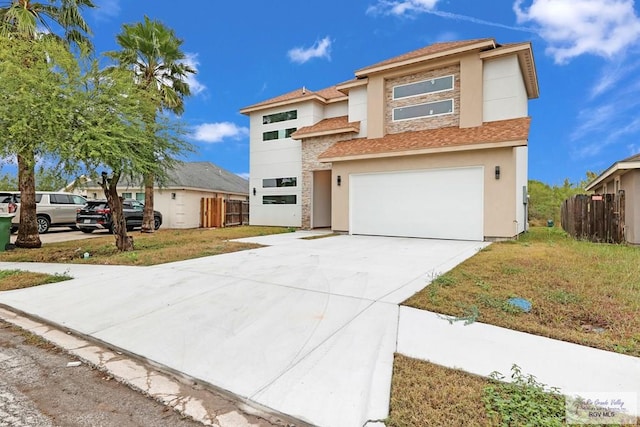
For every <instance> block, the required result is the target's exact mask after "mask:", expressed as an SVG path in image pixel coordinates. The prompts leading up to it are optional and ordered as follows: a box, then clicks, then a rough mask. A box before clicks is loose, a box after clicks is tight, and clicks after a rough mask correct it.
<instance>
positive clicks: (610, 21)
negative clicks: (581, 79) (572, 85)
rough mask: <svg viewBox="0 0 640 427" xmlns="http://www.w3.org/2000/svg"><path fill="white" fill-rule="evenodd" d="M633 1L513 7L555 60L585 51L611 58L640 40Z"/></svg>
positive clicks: (552, 1) (542, 1)
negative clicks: (534, 28)
mask: <svg viewBox="0 0 640 427" xmlns="http://www.w3.org/2000/svg"><path fill="white" fill-rule="evenodd" d="M633 6H634V1H633V0H532V2H531V4H530V5H529V6H528V7H526V6H525V7H523V0H516V1H515V3H514V5H513V10H514V11H515V13H516V17H517V19H518V22H519V23H527V22H529V23H533V24H535V25H536V26H538V32H539V34H540V36H541V37H542V38H544V39H545V41H546V42H547V43H548V44H549V47H548V48H547V53H548V54H550V55H552V56H553V57H554V59H555V61H556V63H566V62H568V61H569V60H571V59H572V58H574V57H576V56H579V55H582V54H593V55H599V56H602V57H606V58H611V57H613V56H615V55H616V54H619V53H621V52H624V51H625V50H626V49H627V48H628V47H630V46H631V45H633V44H635V43H637V42H638V40H640V19H638V16H637V15H636V12H635V10H634V7H633Z"/></svg>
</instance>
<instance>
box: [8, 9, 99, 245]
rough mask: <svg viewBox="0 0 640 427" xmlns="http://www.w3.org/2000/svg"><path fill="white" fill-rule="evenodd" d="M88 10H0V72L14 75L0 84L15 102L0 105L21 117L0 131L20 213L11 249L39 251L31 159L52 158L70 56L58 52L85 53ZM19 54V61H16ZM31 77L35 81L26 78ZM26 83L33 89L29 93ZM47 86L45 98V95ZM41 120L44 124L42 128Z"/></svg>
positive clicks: (87, 32)
mask: <svg viewBox="0 0 640 427" xmlns="http://www.w3.org/2000/svg"><path fill="white" fill-rule="evenodd" d="M91 7H94V4H93V2H92V1H91V0H50V1H48V2H46V3H41V2H36V1H31V0H12V1H10V2H9V3H8V5H6V6H4V7H0V38H1V39H2V45H3V47H5V48H7V49H5V52H4V54H5V61H6V60H8V61H10V62H11V64H9V65H8V66H7V64H2V67H3V72H6V70H7V69H8V68H12V69H14V71H15V74H13V75H10V74H9V75H7V74H5V75H4V77H3V78H2V79H1V80H0V81H1V82H2V86H4V85H13V86H17V87H16V89H18V91H17V92H16V93H15V96H13V97H8V98H7V99H3V103H6V102H13V103H16V105H14V106H13V110H14V111H16V110H17V109H18V105H20V106H21V107H23V111H22V112H23V115H22V116H21V117H16V116H14V115H12V116H11V117H3V121H4V123H3V128H4V129H10V130H11V132H9V133H5V134H4V135H5V138H7V139H5V141H3V145H4V147H3V150H4V151H5V152H7V151H9V153H10V154H13V155H15V156H16V157H17V163H18V185H19V189H20V192H21V209H20V227H19V229H18V236H17V237H16V246H19V247H25V248H35V247H40V246H41V242H40V237H39V235H38V228H37V223H36V214H35V212H36V206H35V173H34V168H35V158H36V155H38V154H44V153H46V152H55V149H54V146H52V145H51V142H52V140H53V139H54V138H53V137H54V135H55V133H56V131H55V130H54V129H52V128H51V124H52V122H51V119H53V118H54V116H56V115H57V114H60V113H61V111H62V108H60V107H59V104H60V103H62V102H64V99H65V98H64V96H63V95H62V94H61V91H64V89H63V88H62V89H61V88H59V87H58V88H56V87H55V85H56V84H58V85H63V84H64V82H61V81H60V79H61V77H60V76H58V74H64V73H63V72H62V71H64V70H65V69H67V67H68V66H69V64H68V61H69V56H67V55H65V52H62V49H61V48H60V46H64V47H65V48H66V50H67V52H70V51H71V50H72V49H74V48H78V49H79V50H80V52H81V53H83V54H84V53H88V52H89V51H90V49H91V44H90V42H89V39H88V35H89V34H90V30H89V27H88V25H87V23H86V22H85V21H84V19H83V18H82V13H81V12H82V10H83V9H84V8H91ZM43 29H44V30H43ZM23 41H24V42H27V43H28V44H29V46H30V47H31V49H29V50H24V49H22V48H23V47H24V45H20V46H19V43H18V42H23ZM21 49H22V51H21V55H22V56H16V52H17V51H18V50H21ZM3 62H4V61H3ZM53 64H55V67H54V66H53ZM16 67H17V68H18V69H15V68H16ZM30 72H33V74H34V75H33V76H30V75H29V73H30ZM47 76H48V78H50V79H51V81H50V82H49V83H48V84H47V83H46V82H45V81H43V79H42V78H43V77H45V78H46V77H47ZM11 80H13V81H11ZM30 83H31V84H34V85H35V86H31V87H30V86H29V84H30ZM47 86H48V88H50V89H51V91H50V92H47V90H46V89H47ZM4 93H7V91H4ZM54 94H57V98H56V97H55V96H56V95H54ZM23 97H24V98H27V99H31V100H33V101H34V105H33V106H30V105H28V104H26V103H25V102H22V100H21V98H23ZM45 104H48V106H49V107H50V108H51V109H52V110H54V111H53V112H48V111H47V108H46V107H45V108H43V106H44V105H45ZM43 115H44V117H45V119H44V120H43V122H42V123H41V122H40V121H41V120H42V119H43ZM11 120H13V121H11ZM29 131H30V132H31V133H30V136H29ZM58 141H60V140H58Z"/></svg>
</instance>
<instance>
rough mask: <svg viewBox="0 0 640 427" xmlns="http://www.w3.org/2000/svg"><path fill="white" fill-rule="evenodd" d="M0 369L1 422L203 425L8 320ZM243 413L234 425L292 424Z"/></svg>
mask: <svg viewBox="0 0 640 427" xmlns="http://www.w3.org/2000/svg"><path fill="white" fill-rule="evenodd" d="M69 363H71V364H72V366H69ZM75 365H77V366H75ZM0 372H1V373H2V374H1V375H0V427H4V426H12V427H23V426H24V427H30V426H34V425H37V426H44V427H47V426H69V427H76V426H77V427H81V426H82V427H84V426H87V427H88V426H119V427H134V426H135V427H138V426H171V427H173V426H177V427H188V426H191V427H194V426H201V425H202V424H201V423H199V422H196V421H194V420H192V419H190V418H186V417H184V416H183V415H181V414H180V413H178V412H176V411H174V410H173V409H171V408H169V407H167V406H165V405H163V404H161V403H160V402H157V401H155V400H153V399H152V398H149V397H147V396H145V395H144V394H142V393H139V392H137V391H135V390H133V389H131V388H129V387H128V386H126V385H125V384H122V383H120V382H118V381H116V380H114V379H113V377H112V376H111V375H110V374H108V373H105V372H103V371H100V370H98V369H95V368H92V367H91V366H89V365H87V364H84V363H80V362H78V360H77V359H76V358H74V357H73V356H71V355H69V354H67V353H66V352H64V351H62V350H60V349H59V348H58V347H56V346H53V345H52V344H50V343H48V342H47V341H45V340H43V339H41V338H39V337H37V336H35V335H33V334H30V333H28V332H26V331H24V330H22V329H20V328H17V327H15V326H12V325H10V324H8V323H6V322H3V321H0ZM189 396H190V398H196V399H199V400H201V401H202V402H203V404H204V405H205V406H206V408H207V409H208V410H210V411H209V413H210V415H212V416H213V417H217V414H227V415H226V416H229V415H231V414H233V413H234V412H233V411H234V410H236V411H237V407H236V406H234V404H233V403H232V402H231V401H230V400H228V399H226V398H225V397H221V396H217V395H215V394H213V393H211V392H209V391H207V390H204V389H200V390H195V389H194V390H190V391H189ZM178 408H179V407H178ZM236 413H237V412H236ZM223 416H225V415H223ZM237 418H239V417H236V420H235V421H236V422H238V420H237ZM242 418H243V420H242V421H243V422H244V424H243V423H242V422H240V423H237V424H233V425H251V426H257V427H268V426H286V425H289V424H288V423H286V422H282V423H273V422H271V421H269V420H266V419H264V418H262V417H257V416H253V415H249V414H243V415H242ZM218 421H219V420H218ZM214 425H217V424H214Z"/></svg>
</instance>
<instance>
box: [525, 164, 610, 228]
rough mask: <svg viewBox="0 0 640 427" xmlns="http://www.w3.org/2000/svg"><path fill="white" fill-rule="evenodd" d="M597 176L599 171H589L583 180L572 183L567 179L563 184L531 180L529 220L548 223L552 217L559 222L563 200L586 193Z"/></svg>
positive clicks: (542, 223)
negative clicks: (586, 188)
mask: <svg viewBox="0 0 640 427" xmlns="http://www.w3.org/2000/svg"><path fill="white" fill-rule="evenodd" d="M597 176H598V174H597V173H595V172H591V171H588V172H587V173H586V177H585V178H584V179H583V180H581V181H579V182H576V183H572V182H571V181H569V179H565V180H564V181H563V182H562V185H548V184H545V183H543V182H541V181H536V180H529V188H528V191H529V221H530V222H531V223H532V224H534V225H546V223H547V220H549V219H551V220H553V221H555V222H556V224H559V223H560V210H561V207H562V202H564V201H565V200H566V199H568V198H570V197H572V196H574V195H576V194H586V190H585V187H586V186H587V184H589V183H590V182H591V181H593V180H594V179H595V178H596V177H597Z"/></svg>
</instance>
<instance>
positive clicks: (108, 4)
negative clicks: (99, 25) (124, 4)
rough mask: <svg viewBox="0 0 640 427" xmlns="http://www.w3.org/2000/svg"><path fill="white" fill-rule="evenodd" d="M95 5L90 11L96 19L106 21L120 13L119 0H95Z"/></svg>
mask: <svg viewBox="0 0 640 427" xmlns="http://www.w3.org/2000/svg"><path fill="white" fill-rule="evenodd" d="M95 5H96V8H95V9H91V13H92V14H93V17H94V18H95V19H96V20H98V21H108V20H110V19H112V18H115V17H116V16H118V15H120V0H96V1H95Z"/></svg>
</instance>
